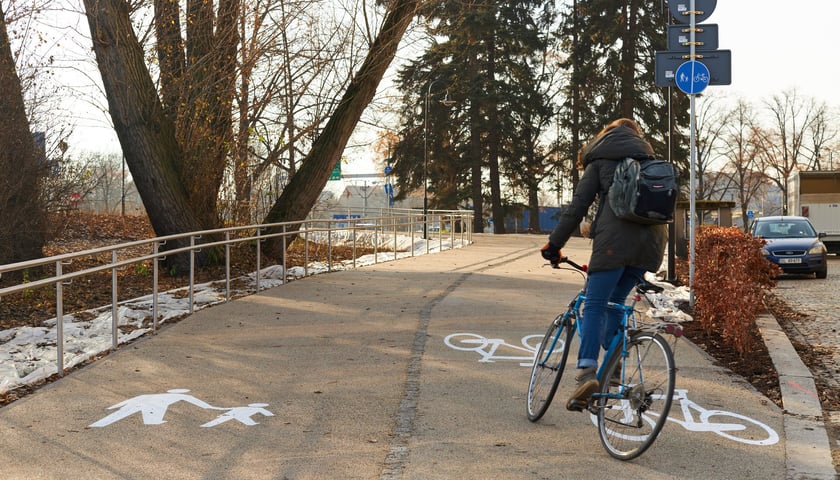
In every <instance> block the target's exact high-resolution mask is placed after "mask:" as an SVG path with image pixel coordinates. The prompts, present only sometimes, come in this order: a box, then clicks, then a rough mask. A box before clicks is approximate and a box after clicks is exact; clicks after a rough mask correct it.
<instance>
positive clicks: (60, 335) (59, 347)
mask: <svg viewBox="0 0 840 480" xmlns="http://www.w3.org/2000/svg"><path fill="white" fill-rule="evenodd" d="M61 275H62V273H61V261H58V262H55V276H56V278H57V279H58V281H57V282H55V341H56V344H55V347H56V353H55V361H56V368H57V369H58V376H59V377H63V376H64V285H63V283H62V280H61Z"/></svg>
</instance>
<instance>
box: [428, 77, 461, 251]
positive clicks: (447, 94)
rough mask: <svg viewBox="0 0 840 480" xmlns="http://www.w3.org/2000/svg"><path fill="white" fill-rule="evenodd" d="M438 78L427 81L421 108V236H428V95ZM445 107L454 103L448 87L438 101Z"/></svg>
mask: <svg viewBox="0 0 840 480" xmlns="http://www.w3.org/2000/svg"><path fill="white" fill-rule="evenodd" d="M439 80H440V79H439V78H438V79H435V80H432V81H431V82H429V87H428V88H427V89H426V105H425V107H424V108H423V238H424V239H426V238H428V236H427V235H428V222H427V215H428V213H429V97H430V96H431V94H432V85H434V84H435V83H437V82H438V81H439ZM440 103H441V104H443V105H444V106H445V107H451V106H452V105H455V101H454V100H450V99H449V89H447V90H446V95H445V96H444V97H443V100H441V102H440Z"/></svg>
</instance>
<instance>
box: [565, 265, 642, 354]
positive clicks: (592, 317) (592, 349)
mask: <svg viewBox="0 0 840 480" xmlns="http://www.w3.org/2000/svg"><path fill="white" fill-rule="evenodd" d="M644 274H645V271H644V270H642V269H641V268H635V267H623V268H616V269H614V270H605V271H602V272H592V273H590V274H589V280H588V281H587V284H586V303H584V305H583V320H582V321H581V323H580V351H578V362H577V367H578V368H587V367H597V366H598V356H599V355H600V353H601V347H603V348H604V349H605V350H606V349H607V348H609V346H610V342H612V339H613V337H615V334H616V333H617V332H618V329H619V327H620V326H621V318H622V313H621V312H620V311H618V310H616V309H613V308H608V307H607V302H614V303H624V300H625V299H626V298H627V295H628V294H629V293H630V290H632V289H633V287H634V286H636V283H637V282H638V281H639V280H640V279H641V278H642V277H643V276H644Z"/></svg>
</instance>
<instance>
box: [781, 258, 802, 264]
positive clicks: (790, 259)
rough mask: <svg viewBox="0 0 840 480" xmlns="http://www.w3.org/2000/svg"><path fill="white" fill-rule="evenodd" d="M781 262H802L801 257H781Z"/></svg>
mask: <svg viewBox="0 0 840 480" xmlns="http://www.w3.org/2000/svg"><path fill="white" fill-rule="evenodd" d="M779 263H784V264H789V263H802V259H801V258H780V259H779Z"/></svg>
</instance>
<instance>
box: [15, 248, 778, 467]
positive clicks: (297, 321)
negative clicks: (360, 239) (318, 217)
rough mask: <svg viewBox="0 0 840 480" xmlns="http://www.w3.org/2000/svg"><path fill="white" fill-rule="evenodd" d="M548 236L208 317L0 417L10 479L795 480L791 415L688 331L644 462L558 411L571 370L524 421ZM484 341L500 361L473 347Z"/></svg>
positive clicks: (557, 280) (561, 293)
mask: <svg viewBox="0 0 840 480" xmlns="http://www.w3.org/2000/svg"><path fill="white" fill-rule="evenodd" d="M544 241H545V238H544V237H543V236H527V235H505V236H492V235H476V236H475V243H474V244H473V245H471V246H468V247H466V248H463V249H457V250H453V251H447V252H443V253H438V254H433V255H422V256H417V257H412V258H408V259H403V260H399V261H396V262H389V263H383V264H378V265H373V266H366V267H362V268H358V269H356V270H352V271H342V272H335V273H330V274H324V275H318V276H313V277H308V278H305V279H302V280H298V281H295V282H292V283H289V284H288V285H284V286H280V287H276V288H273V289H270V290H266V291H264V292H261V293H259V294H256V295H252V296H249V297H245V298H241V299H237V300H235V301H233V302H230V303H228V304H224V305H220V306H216V307H213V308H209V309H205V310H201V311H199V312H196V313H195V314H193V315H192V316H190V317H188V318H186V319H184V320H182V321H181V322H179V323H177V324H175V325H172V326H169V327H166V328H164V329H162V330H161V331H160V332H159V333H158V334H157V335H155V336H153V337H150V338H147V339H143V340H140V341H138V342H136V343H134V344H131V345H128V346H126V347H123V348H121V349H120V350H119V351H117V352H116V353H113V354H111V355H109V356H107V357H105V358H103V359H101V360H99V361H97V362H95V363H94V364H92V365H91V366H89V367H86V368H84V369H81V370H78V371H76V372H74V373H72V374H70V375H68V376H66V377H65V378H63V379H61V380H60V381H57V382H55V383H53V384H51V385H48V386H46V387H45V388H43V389H41V390H40V391H38V392H36V393H35V394H33V395H31V396H29V397H27V398H25V399H23V400H20V401H18V402H15V403H13V404H11V405H9V406H7V407H4V408H3V409H0V432H2V435H0V465H2V467H0V468H2V470H1V471H2V474H0V476H2V477H3V478H11V479H17V478H21V479H23V478H26V479H40V478H50V479H52V478H96V479H100V478H102V479H110V478H119V479H124V478H131V479H134V478H136V479H147V478H148V479H152V478H154V479H158V478H173V479H323V478H342V479H377V478H379V479H397V478H401V479H424V480H425V479H488V478H494V479H520V478H521V479H555V478H575V479H586V478H593V479H602V478H609V477H620V478H646V479H657V478H697V479H717V478H720V479H724V478H725V479H729V478H761V479H767V480H769V479H781V478H786V466H785V465H786V464H785V455H786V454H785V441H786V439H785V434H784V421H783V414H782V411H781V410H780V409H779V408H777V407H776V406H775V405H774V404H773V403H772V402H770V401H768V400H767V399H766V398H764V397H763V396H762V395H761V394H759V393H757V392H756V391H755V390H753V389H752V388H751V386H750V385H748V384H747V383H745V382H744V381H743V380H741V379H739V378H738V377H734V376H732V375H731V374H730V373H727V372H726V371H724V370H723V369H721V368H719V367H716V366H714V365H713V361H712V360H711V359H710V358H709V357H708V356H707V355H706V354H705V353H704V352H702V351H700V350H699V349H697V348H696V347H694V346H693V345H692V344H690V343H689V342H687V341H685V340H684V339H683V340H680V341H679V342H678V343H677V348H676V352H675V353H676V363H677V366H678V367H679V372H678V378H677V388H678V389H681V390H684V391H685V396H686V398H687V400H684V401H681V402H675V404H674V406H673V408H672V411H671V418H672V420H673V421H669V422H668V423H667V424H666V426H665V428H664V430H663V432H662V434H661V435H660V437H659V438H658V439H657V441H656V443H655V444H654V445H653V446H652V447H651V449H650V450H649V451H648V452H646V453H645V454H644V455H642V456H641V457H640V458H638V459H636V460H634V461H631V462H621V461H618V460H614V459H612V458H611V457H610V456H609V455H608V454H607V453H606V452H605V450H604V449H603V448H602V446H601V445H600V441H599V439H598V433H597V430H596V428H595V427H594V425H593V424H592V423H591V420H590V418H589V416H588V414H584V413H573V412H567V411H566V410H565V409H564V408H563V403H564V400H565V398H566V396H567V395H568V392H569V389H570V385H571V376H569V378H567V379H566V381H564V383H563V385H562V386H561V390H560V391H559V392H558V397H557V398H558V400H557V402H556V404H555V405H553V406H552V407H551V408H550V409H549V411H548V412H547V414H546V415H545V417H544V418H543V419H542V420H540V421H539V422H537V423H531V422H529V421H528V420H527V418H526V415H525V391H526V388H527V385H528V378H529V373H530V368H529V367H528V366H527V364H528V363H529V358H528V357H529V355H532V353H531V352H530V351H529V350H528V347H527V345H533V344H535V341H534V339H533V337H530V336H532V335H537V336H542V334H543V333H544V332H545V329H546V328H547V326H548V323H549V322H550V321H551V319H552V318H553V317H554V315H556V314H557V313H558V311H559V310H560V309H562V308H563V306H564V305H565V304H566V302H567V301H568V299H569V298H571V297H572V296H573V295H574V294H575V293H576V292H577V290H578V289H579V288H580V285H581V280H580V277H579V276H578V275H576V274H574V273H572V272H568V271H558V270H553V269H550V268H544V267H542V261H541V259H540V258H539V256H538V254H537V249H538V248H539V246H540V245H541V244H542V243H544ZM564 254H566V255H568V256H570V257H572V258H573V259H578V260H581V261H583V262H585V261H586V260H587V258H588V256H589V244H588V242H586V241H584V240H579V239H578V240H573V241H572V242H571V243H570V244H569V245H568V246H567V248H565V249H564ZM453 334H469V335H462V336H460V337H459V336H457V335H455V336H453ZM482 337H483V338H486V339H489V340H500V341H501V342H495V343H498V345H499V346H498V348H497V349H496V350H495V351H494V352H492V354H491V353H489V350H487V349H484V351H485V353H484V354H482V353H481V352H480V351H476V350H464V349H463V348H464V346H465V345H479V346H481V345H482V344H481V343H470V342H474V341H475V340H477V339H480V338H482ZM459 338H460V339H462V340H463V339H468V340H470V342H466V343H465V342H463V341H462V342H460V343H459V342H458V341H457V340H458V339H459ZM529 338H530V339H529ZM447 339H449V343H447V341H446V340H447ZM523 339H525V342H524V343H523ZM537 341H538V340H537ZM495 343H494V342H488V345H489V346H492V345H494V344H495ZM453 345H454V346H460V347H461V348H462V349H457V348H453ZM681 407H685V408H686V410H685V411H684V410H683V409H682V408H681ZM686 420H688V422H686ZM679 422H682V423H683V425H681V424H680V423H679ZM733 424H737V425H742V426H743V427H744V428H743V429H742V430H732V425H733ZM722 425H723V426H722ZM727 425H729V427H726V426H727ZM726 428H729V430H727V429H726ZM774 435H777V436H778V437H777V438H778V439H777V440H775V439H774V438H773V436H774Z"/></svg>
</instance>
